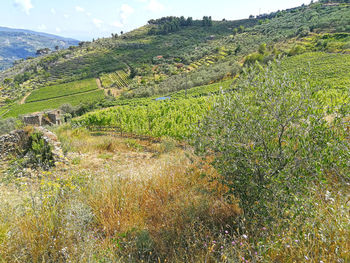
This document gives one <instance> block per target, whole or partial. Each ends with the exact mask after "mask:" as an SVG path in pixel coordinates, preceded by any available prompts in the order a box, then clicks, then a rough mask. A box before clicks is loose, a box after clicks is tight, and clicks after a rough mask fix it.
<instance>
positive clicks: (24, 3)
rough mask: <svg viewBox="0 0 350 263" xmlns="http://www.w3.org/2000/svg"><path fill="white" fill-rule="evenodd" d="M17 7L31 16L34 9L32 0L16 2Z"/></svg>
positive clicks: (15, 0) (18, 0) (17, 0)
mask: <svg viewBox="0 0 350 263" xmlns="http://www.w3.org/2000/svg"><path fill="white" fill-rule="evenodd" d="M14 4H15V6H17V7H19V8H21V9H22V11H23V12H25V13H26V14H27V15H29V11H30V9H32V8H33V4H32V1H31V0H14Z"/></svg>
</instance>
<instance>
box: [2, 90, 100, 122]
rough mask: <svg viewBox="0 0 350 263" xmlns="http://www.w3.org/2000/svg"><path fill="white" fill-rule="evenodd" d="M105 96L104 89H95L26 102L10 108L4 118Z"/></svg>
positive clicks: (96, 99)
mask: <svg viewBox="0 0 350 263" xmlns="http://www.w3.org/2000/svg"><path fill="white" fill-rule="evenodd" d="M103 98H104V92H103V91H102V90H96V91H95V90H93V91H91V92H85V93H81V94H75V95H71V96H66V97H60V98H54V99H48V100H45V101H37V102H30V103H25V104H22V105H18V104H16V105H14V106H12V107H11V108H10V111H9V112H7V113H6V114H5V115H4V118H9V117H17V116H19V115H23V114H28V113H32V112H37V111H43V110H48V109H57V108H59V107H60V106H61V105H63V104H66V103H69V104H71V105H72V106H77V105H79V104H81V103H93V102H98V101H100V100H102V99H103Z"/></svg>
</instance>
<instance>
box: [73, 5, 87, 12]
mask: <svg viewBox="0 0 350 263" xmlns="http://www.w3.org/2000/svg"><path fill="white" fill-rule="evenodd" d="M75 11H77V12H80V13H84V12H85V9H84V8H82V7H81V6H76V7H75Z"/></svg>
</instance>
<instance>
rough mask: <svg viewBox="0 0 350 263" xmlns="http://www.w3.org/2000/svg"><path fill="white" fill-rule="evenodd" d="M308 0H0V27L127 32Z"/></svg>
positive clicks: (76, 34)
mask: <svg viewBox="0 0 350 263" xmlns="http://www.w3.org/2000/svg"><path fill="white" fill-rule="evenodd" d="M309 3H310V0H244V1H242V0H0V26H4V27H11V28H21V29H30V30H34V31H39V32H45V33H51V34H55V35H60V36H64V37H70V38H74V39H78V40H84V41H86V40H92V39H93V38H95V39H97V38H99V37H109V36H110V35H111V33H118V34H119V33H120V31H124V32H128V31H130V30H132V29H135V28H137V27H140V26H142V25H145V24H147V21H148V20H150V19H155V18H160V17H163V16H182V15H183V16H185V17H188V16H191V17H193V18H194V19H200V18H202V17H203V16H212V18H213V19H214V20H222V19H223V18H225V19H227V20H236V19H242V18H248V17H249V15H258V14H263V13H269V12H272V11H277V10H282V9H286V8H291V7H296V6H299V5H302V4H309Z"/></svg>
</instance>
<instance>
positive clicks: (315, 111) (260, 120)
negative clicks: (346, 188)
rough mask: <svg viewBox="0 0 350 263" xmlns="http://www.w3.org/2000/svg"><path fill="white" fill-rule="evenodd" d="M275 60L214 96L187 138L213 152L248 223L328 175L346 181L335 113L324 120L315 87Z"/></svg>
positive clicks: (280, 210) (344, 145)
mask: <svg viewBox="0 0 350 263" xmlns="http://www.w3.org/2000/svg"><path fill="white" fill-rule="evenodd" d="M275 66H276V65H274V66H270V67H268V68H267V69H262V68H261V67H260V66H259V65H258V66H255V67H253V68H250V69H248V70H245V71H244V72H243V74H242V77H241V79H240V81H239V82H238V84H237V88H236V90H235V91H234V92H232V93H229V94H227V93H226V94H224V95H222V96H221V97H220V98H218V99H217V100H216V102H215V104H214V106H213V109H212V110H211V112H210V113H209V115H208V116H207V117H206V118H205V120H204V121H203V123H202V125H201V127H200V128H199V131H198V135H197V137H196V142H195V143H196V148H197V151H198V152H199V153H202V154H204V155H205V156H211V157H214V162H213V165H214V166H215V167H216V168H217V170H218V172H219V173H220V174H221V175H222V180H223V182H224V183H225V184H226V185H227V186H228V187H229V189H230V193H231V194H233V195H234V196H235V197H236V198H239V200H240V205H241V207H242V208H243V210H244V213H245V216H246V218H249V219H250V220H251V221H252V222H262V223H263V222H266V221H270V220H271V219H273V218H274V217H275V216H279V217H280V216H283V214H284V213H285V212H286V211H287V209H288V207H290V206H295V205H297V204H298V203H299V204H300V203H302V201H301V198H302V196H303V193H305V191H307V188H308V187H309V186H310V185H312V184H313V183H320V182H325V181H326V180H327V177H328V176H329V175H330V174H333V175H336V176H338V177H339V178H340V179H342V180H349V170H348V168H349V160H350V158H349V157H350V156H349V143H348V141H346V140H345V139H344V136H345V135H344V134H345V133H344V129H343V127H342V120H343V116H342V115H341V114H340V113H338V115H337V116H336V117H335V119H334V120H333V122H332V123H331V124H330V123H329V122H327V121H326V118H325V110H324V109H323V108H321V106H319V105H321V104H319V103H318V101H317V99H316V98H315V96H314V94H315V92H316V89H317V87H312V86H310V84H309V83H308V82H307V81H306V80H303V79H301V78H299V76H297V75H296V76H292V77H290V76H287V75H286V74H282V73H279V72H280V71H278V70H275V69H273V67H275Z"/></svg>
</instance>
